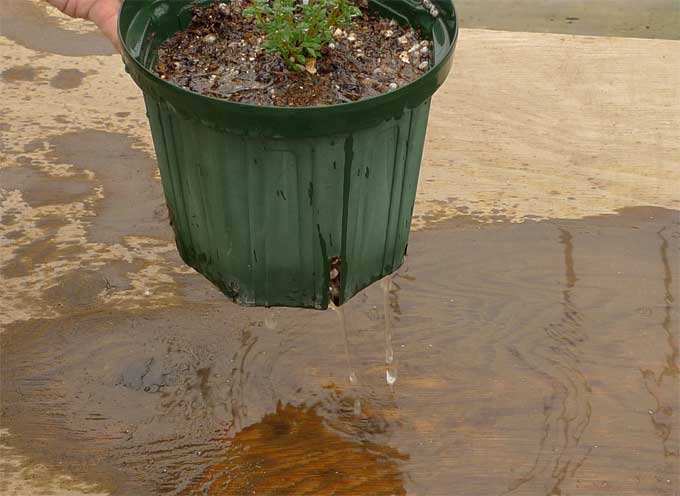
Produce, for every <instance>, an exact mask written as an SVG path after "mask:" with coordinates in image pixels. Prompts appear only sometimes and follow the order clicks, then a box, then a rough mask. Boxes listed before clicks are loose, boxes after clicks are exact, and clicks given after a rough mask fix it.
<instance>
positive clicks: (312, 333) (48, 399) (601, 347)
mask: <svg viewBox="0 0 680 496" xmlns="http://www.w3.org/2000/svg"><path fill="white" fill-rule="evenodd" d="M679 227H680V224H679V212H677V211H671V210H665V209H660V208H632V209H624V210H622V211H621V212H620V213H619V214H617V215H607V216H599V217H591V218H586V219H581V220H560V221H538V222H527V223H524V224H508V223H502V224H495V225H486V226H481V225H480V226H478V225H465V224H463V225H457V226H456V225H454V224H448V223H446V222H444V223H442V224H441V226H440V228H439V229H430V230H426V231H422V232H416V233H414V234H413V235H412V238H411V242H410V246H409V259H408V264H407V268H406V269H405V271H403V272H401V273H400V274H399V275H397V276H396V277H395V278H394V288H393V290H392V291H391V293H390V295H389V301H390V308H391V311H392V312H394V313H393V319H392V323H393V327H394V337H393V343H394V349H395V355H396V357H397V360H398V363H399V380H398V382H397V385H396V388H395V390H394V391H391V390H390V389H389V388H388V387H387V386H386V385H385V382H384V381H385V379H384V371H383V369H382V366H381V364H382V362H383V360H384V350H383V349H382V344H383V332H384V329H383V326H384V320H383V315H382V311H381V310H380V309H382V299H383V294H382V291H381V289H380V288H377V287H371V288H368V289H367V290H366V291H365V292H363V293H361V294H359V295H358V296H357V297H355V298H354V299H353V300H352V301H351V302H350V303H349V304H348V305H347V312H348V318H349V321H350V322H351V335H350V341H351V349H352V353H353V354H354V360H353V361H354V364H355V367H356V368H357V370H358V374H359V376H360V384H361V386H358V387H354V388H349V387H345V386H344V384H345V382H346V379H345V376H346V371H345V363H344V356H343V352H342V349H343V341H342V338H341V336H339V334H338V329H337V322H336V320H335V316H334V315H332V313H331V312H317V311H304V310H295V309H276V310H274V311H273V312H274V313H273V315H274V317H273V318H274V319H275V320H276V324H277V325H276V328H275V329H271V328H267V327H266V326H265V325H264V320H265V318H272V317H271V315H272V314H271V312H272V311H271V310H266V309H257V308H241V307H237V306H235V305H233V304H231V303H228V302H226V300H224V299H212V298H210V299H206V300H203V301H201V300H200V299H198V298H197V299H194V300H193V301H186V302H185V303H184V304H183V305H181V306H180V307H177V308H174V309H166V310H154V311H145V312H139V313H135V314H124V313H121V312H119V311H117V310H116V309H115V308H107V307H96V306H89V307H87V311H78V312H75V313H72V314H70V315H69V316H67V317H65V318H62V319H59V320H53V321H33V322H22V323H16V324H13V325H10V326H8V328H7V330H6V331H5V332H4V333H3V334H1V335H0V346H1V347H2V350H3V357H2V358H3V359H2V361H1V362H0V377H1V379H0V388H1V390H0V393H1V394H2V397H3V405H2V422H3V425H4V426H6V427H7V428H8V429H9V431H10V432H11V433H12V435H11V436H10V437H9V438H8V441H7V442H8V443H10V445H11V446H12V447H14V448H16V449H17V452H19V453H21V454H22V455H25V456H27V457H28V458H29V459H30V460H31V462H32V463H41V464H44V465H45V466H47V467H56V466H59V468H60V469H61V470H66V471H67V473H71V474H73V475H74V476H77V477H78V478H79V479H81V480H84V481H86V482H88V483H94V484H96V485H97V487H100V488H105V489H107V490H110V491H114V492H116V493H118V494H151V493H161V494H196V493H200V492H199V490H200V491H203V490H205V491H207V492H208V494H224V493H225V492H226V493H231V494H243V493H249V491H255V492H256V493H258V494H293V493H294V494H305V493H308V494H358V493H361V494H383V493H384V494H403V493H415V494H432V495H448V494H451V488H452V487H453V488H456V491H457V492H459V493H460V494H465V495H471V496H477V495H479V496H482V495H485V496H486V495H489V494H513V495H524V494H526V495H529V494H531V495H533V494H581V493H582V494H586V493H587V494H597V493H606V494H617V495H622V496H639V495H640V494H655V495H662V496H672V495H674V494H677V492H678V490H680V485H679V484H680V481H679V480H678V473H677V470H676V467H677V455H676V453H678V449H679V447H680V436H679V433H680V430H679V429H680V425H679V420H678V415H677V412H678V408H680V399H678V396H677V390H678V386H679V385H680V384H679V383H678V374H677V370H678V363H677V362H678V351H677V345H676V344H675V343H677V340H678V326H677V322H676V320H677V306H676V303H675V298H676V295H675V292H676V291H675V288H676V286H675V285H674V281H677V280H678V277H680V275H679V274H678V266H677V263H672V261H673V260H677V257H678V253H679V250H680V232H679ZM125 270H128V268H127V267H119V268H118V273H119V274H122V273H123V272H124V271H125ZM88 277H93V278H94V277H96V275H95V274H94V273H93V274H91V275H90V276H88ZM121 277H122V275H121ZM185 277H186V279H187V281H186V284H187V287H192V288H197V290H200V287H201V285H204V286H205V287H209V286H210V285H209V283H207V282H205V281H204V280H203V279H202V278H201V277H200V276H198V275H187V276H185ZM77 284H78V281H77V278H76V277H75V276H74V278H73V279H71V280H64V281H63V288H62V290H60V291H62V293H61V294H60V295H57V296H55V298H60V299H61V300H60V301H66V302H68V303H69V304H71V305H73V306H74V309H78V308H81V306H82V305H91V300H89V299H88V297H87V295H86V294H84V293H80V292H79V291H77V290H72V291H73V293H68V290H67V289H66V288H67V287H68V286H76V285H77ZM90 284H91V285H92V287H91V291H92V292H96V291H98V290H100V289H101V287H102V286H101V283H100V282H98V281H97V280H95V279H92V280H91V282H90ZM206 291H207V290H206ZM337 385H340V386H341V387H338V386H337ZM355 398H361V401H362V404H363V405H364V408H363V410H362V413H361V415H359V416H354V415H353V414H352V405H353V401H354V399H355ZM38 433H39V434H38ZM232 490H233V492H230V491H232Z"/></svg>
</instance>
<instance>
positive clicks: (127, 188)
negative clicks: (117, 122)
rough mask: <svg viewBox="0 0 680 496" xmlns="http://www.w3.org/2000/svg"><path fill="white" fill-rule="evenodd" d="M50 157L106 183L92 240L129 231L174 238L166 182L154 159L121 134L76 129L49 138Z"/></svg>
mask: <svg viewBox="0 0 680 496" xmlns="http://www.w3.org/2000/svg"><path fill="white" fill-rule="evenodd" d="M49 144H50V152H49V153H48V158H49V159H50V160H51V161H54V162H56V163H66V164H71V165H74V166H75V167H76V168H78V169H80V170H89V171H92V172H94V174H95V181H97V182H98V183H100V184H101V185H102V187H103V195H104V198H103V199H102V200H100V201H99V202H97V207H96V210H97V215H96V217H95V218H93V219H92V221H91V225H90V226H89V227H88V239H89V240H91V241H96V242H103V243H113V242H118V241H120V240H121V239H122V238H123V237H124V236H128V235H144V236H150V237H154V238H160V239H164V240H171V239H173V236H172V230H171V228H170V226H169V223H168V219H167V209H166V207H165V200H164V197H163V191H162V188H161V183H160V181H158V180H157V179H155V178H154V177H153V176H154V173H155V171H156V163H155V161H154V160H153V158H152V157H149V156H148V155H147V154H146V153H144V152H142V151H140V150H138V149H135V148H134V144H135V143H134V141H133V140H132V139H131V138H130V137H129V136H127V135H125V134H122V133H107V132H104V131H93V130H87V131H77V132H72V133H66V134H63V135H60V136H56V137H53V138H51V139H50V140H49Z"/></svg>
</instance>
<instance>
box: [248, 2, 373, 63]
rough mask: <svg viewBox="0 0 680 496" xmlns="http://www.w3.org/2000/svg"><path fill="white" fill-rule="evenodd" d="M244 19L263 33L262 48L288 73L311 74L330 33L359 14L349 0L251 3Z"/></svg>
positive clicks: (330, 37) (331, 37)
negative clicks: (281, 61) (278, 59)
mask: <svg viewBox="0 0 680 496" xmlns="http://www.w3.org/2000/svg"><path fill="white" fill-rule="evenodd" d="M243 15H244V16H246V17H249V18H254V19H255V22H256V23H257V26H258V27H259V28H260V29H262V30H263V31H264V32H265V38H264V43H263V45H264V48H266V49H267V50H269V51H271V52H278V53H279V54H281V56H282V57H283V59H284V60H285V61H286V64H287V65H288V67H289V68H290V69H292V70H294V71H298V72H299V71H302V70H307V71H308V72H310V73H312V74H313V73H315V72H316V69H315V63H316V59H317V58H318V57H319V56H320V55H321V50H322V49H323V48H324V47H325V46H326V45H328V43H330V42H331V41H332V39H333V31H334V30H335V29H337V28H342V27H345V26H347V25H349V24H350V23H351V22H352V18H354V17H357V16H360V15H361V11H360V10H359V8H358V7H356V6H355V5H353V4H352V2H351V0H253V3H252V6H250V7H248V8H246V9H244V10H243Z"/></svg>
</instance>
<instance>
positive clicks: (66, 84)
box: [50, 69, 86, 90]
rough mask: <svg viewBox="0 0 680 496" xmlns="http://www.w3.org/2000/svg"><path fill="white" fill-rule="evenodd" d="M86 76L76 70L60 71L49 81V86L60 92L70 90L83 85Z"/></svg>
mask: <svg viewBox="0 0 680 496" xmlns="http://www.w3.org/2000/svg"><path fill="white" fill-rule="evenodd" d="M85 76H86V74H85V73H84V72H82V71H79V70H78V69H60V70H59V72H58V73H57V74H56V76H54V77H53V78H52V79H50V85H52V86H54V87H55V88H58V89H60V90H71V89H73V88H77V87H78V86H80V85H81V84H82V83H83V79H84V78H85Z"/></svg>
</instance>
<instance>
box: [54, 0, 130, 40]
mask: <svg viewBox="0 0 680 496" xmlns="http://www.w3.org/2000/svg"><path fill="white" fill-rule="evenodd" d="M47 1H48V2H49V3H50V4H52V5H54V6H55V7H56V8H58V9H59V10H61V11H62V12H63V13H64V14H66V15H68V16H71V17H78V18H80V19H87V20H88V21H92V22H94V23H95V24H96V25H97V26H98V27H99V29H101V31H102V33H104V34H105V35H106V37H107V38H108V39H109V40H111V43H113V46H115V47H116V50H118V51H120V40H119V39H118V11H119V10H120V4H121V1H122V0H47Z"/></svg>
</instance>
